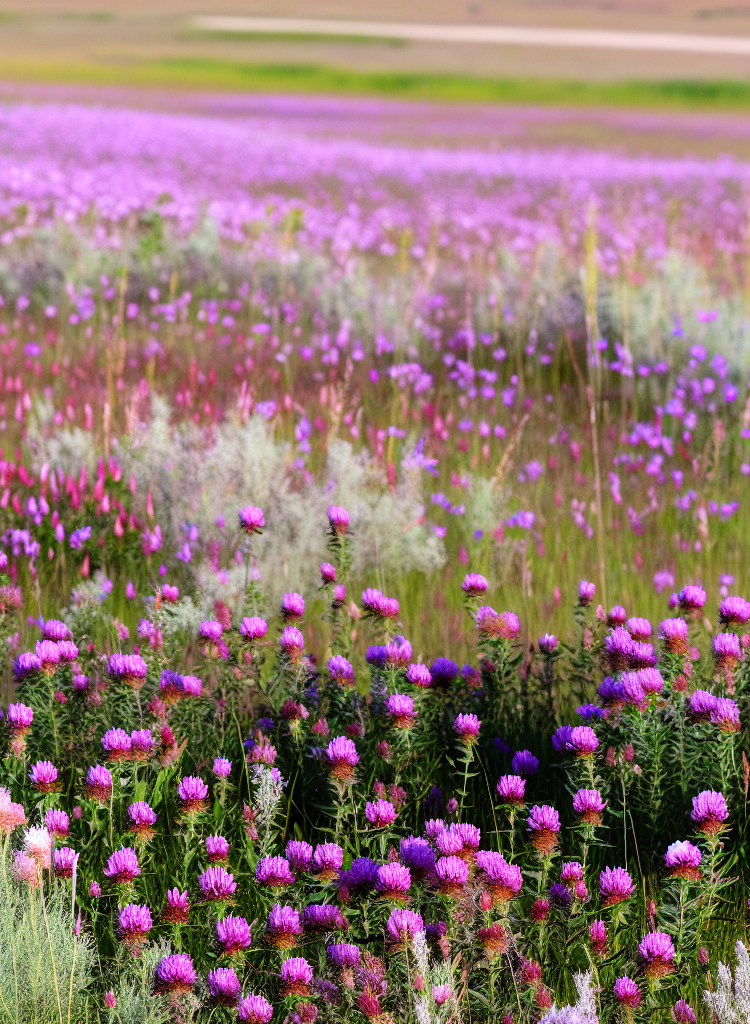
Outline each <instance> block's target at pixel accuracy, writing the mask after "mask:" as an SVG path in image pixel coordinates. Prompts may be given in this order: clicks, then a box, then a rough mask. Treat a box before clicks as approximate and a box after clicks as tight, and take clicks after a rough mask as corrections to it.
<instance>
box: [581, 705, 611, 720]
mask: <svg viewBox="0 0 750 1024" xmlns="http://www.w3.org/2000/svg"><path fill="white" fill-rule="evenodd" d="M576 714H577V715H580V716H581V718H582V719H583V720H584V721H586V722H590V721H592V720H593V719H596V718H602V717H603V715H604V708H600V707H599V706H598V705H597V704H581V705H580V706H579V707H577V708H576Z"/></svg>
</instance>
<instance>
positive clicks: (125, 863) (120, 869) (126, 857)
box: [104, 846, 141, 885]
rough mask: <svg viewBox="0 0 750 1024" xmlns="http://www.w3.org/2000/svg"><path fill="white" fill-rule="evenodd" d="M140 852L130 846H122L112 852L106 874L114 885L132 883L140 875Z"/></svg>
mask: <svg viewBox="0 0 750 1024" xmlns="http://www.w3.org/2000/svg"><path fill="white" fill-rule="evenodd" d="M140 873H141V869H140V867H139V866H138V854H137V853H136V852H135V850H133V849H131V848H130V847H128V846H126V847H121V848H120V849H119V850H115V852H114V853H112V854H110V857H109V860H108V861H107V866H106V868H104V875H105V876H106V877H107V878H108V879H109V880H110V882H112V883H113V884H114V885H130V884H131V883H132V882H133V881H134V880H135V879H136V878H137V877H138V875H140Z"/></svg>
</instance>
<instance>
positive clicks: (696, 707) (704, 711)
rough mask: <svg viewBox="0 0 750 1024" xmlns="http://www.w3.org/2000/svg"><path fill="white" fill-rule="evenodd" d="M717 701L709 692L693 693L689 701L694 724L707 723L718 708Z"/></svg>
mask: <svg viewBox="0 0 750 1024" xmlns="http://www.w3.org/2000/svg"><path fill="white" fill-rule="evenodd" d="M717 699H718V698H717V697H714V695H713V694H712V693H709V692H708V690H696V691H695V693H691V695H690V697H689V699H688V715H689V716H690V719H691V720H692V721H693V722H707V721H708V720H709V719H710V717H711V715H712V713H713V711H714V709H715V707H716V702H717Z"/></svg>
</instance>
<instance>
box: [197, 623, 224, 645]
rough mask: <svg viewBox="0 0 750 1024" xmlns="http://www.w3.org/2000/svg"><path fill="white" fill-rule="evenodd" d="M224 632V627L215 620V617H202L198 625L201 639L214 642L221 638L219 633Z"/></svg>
mask: <svg viewBox="0 0 750 1024" xmlns="http://www.w3.org/2000/svg"><path fill="white" fill-rule="evenodd" d="M223 632H224V627H223V626H222V624H221V623H220V622H216V620H215V619H204V620H203V622H201V625H200V635H201V639H203V640H209V641H212V642H215V641H217V640H221V635H222V633H223Z"/></svg>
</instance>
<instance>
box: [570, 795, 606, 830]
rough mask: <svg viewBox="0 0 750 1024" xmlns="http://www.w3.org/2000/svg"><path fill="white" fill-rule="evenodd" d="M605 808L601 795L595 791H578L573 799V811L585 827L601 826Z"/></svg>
mask: <svg viewBox="0 0 750 1024" xmlns="http://www.w3.org/2000/svg"><path fill="white" fill-rule="evenodd" d="M605 806H606V804H605V802H604V801H603V800H602V797H601V793H599V792H598V791H597V790H595V789H579V790H578V792H577V793H576V794H575V796H574V797H573V810H574V811H575V812H576V814H580V816H581V821H582V822H583V823H584V824H587V825H601V822H602V813H603V812H604V808H605Z"/></svg>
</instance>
